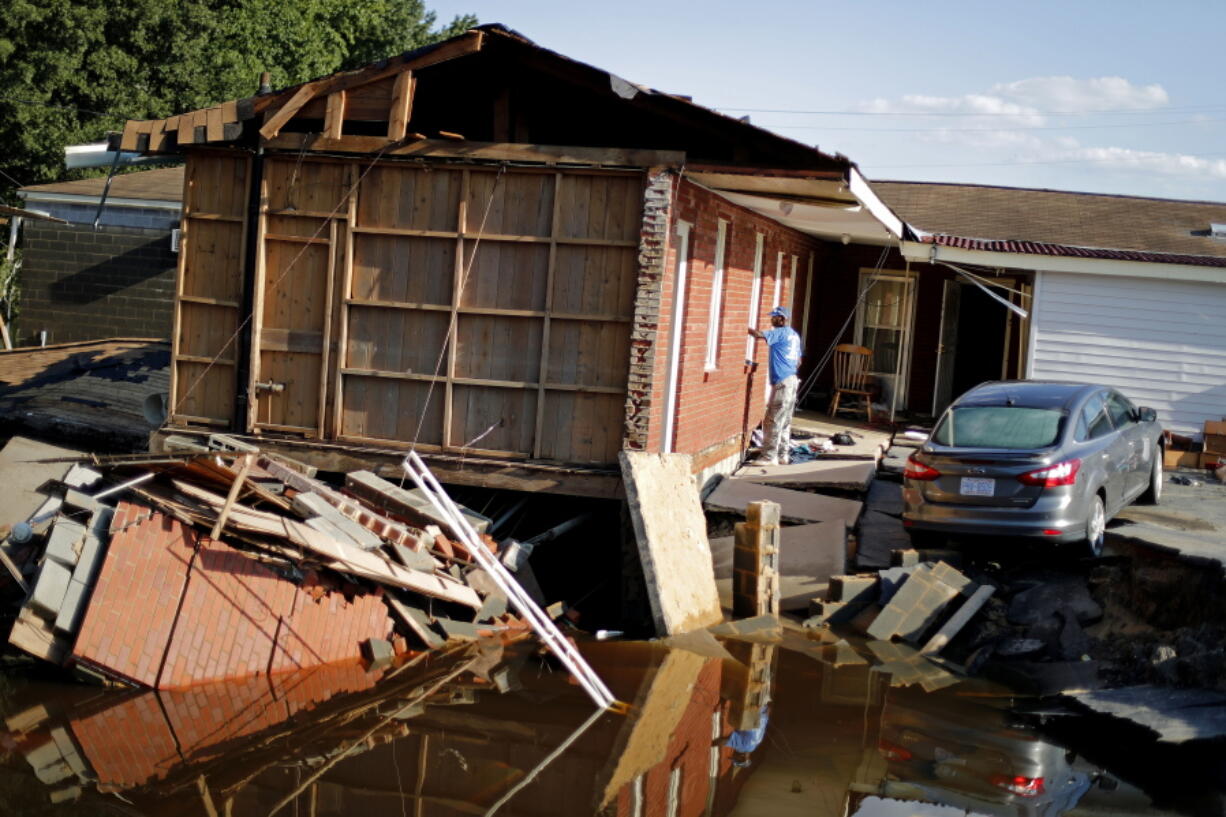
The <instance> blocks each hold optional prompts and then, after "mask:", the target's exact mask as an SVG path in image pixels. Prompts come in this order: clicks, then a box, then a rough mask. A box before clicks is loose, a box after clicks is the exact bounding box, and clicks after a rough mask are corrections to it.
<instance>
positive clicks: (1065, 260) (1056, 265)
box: [900, 241, 1226, 284]
mask: <svg viewBox="0 0 1226 817" xmlns="http://www.w3.org/2000/svg"><path fill="white" fill-rule="evenodd" d="M900 250H901V251H902V255H903V258H906V259H907V260H908V261H937V260H939V261H948V262H950V263H953V264H977V265H979V266H983V267H992V268H1005V269H1018V270H1031V271H1035V272H1040V271H1044V272H1074V273H1083V274H1085V275H1113V276H1123V277H1130V278H1162V279H1165V280H1168V281H1170V280H1177V281H1198V282H1202V283H1213V284H1226V267H1194V266H1191V265H1188V264H1159V263H1156V262H1152V261H1121V260H1118V259H1113V258H1069V257H1065V256H1058V255H1027V254H1025V253H1012V252H988V251H986V250H964V249H962V248H960V247H943V246H940V245H937V244H922V243H920V242H918V241H903V242H901V244H900Z"/></svg>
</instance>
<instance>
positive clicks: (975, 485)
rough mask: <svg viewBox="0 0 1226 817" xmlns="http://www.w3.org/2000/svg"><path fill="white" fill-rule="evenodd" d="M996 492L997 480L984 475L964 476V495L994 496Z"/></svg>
mask: <svg viewBox="0 0 1226 817" xmlns="http://www.w3.org/2000/svg"><path fill="white" fill-rule="evenodd" d="M995 493H996V480H994V479H983V478H982V477H963V478H962V495H963V496H992V495H993V494H995Z"/></svg>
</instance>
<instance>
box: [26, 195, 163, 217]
mask: <svg viewBox="0 0 1226 817" xmlns="http://www.w3.org/2000/svg"><path fill="white" fill-rule="evenodd" d="M17 195H19V196H21V197H22V198H23V199H25V200H26V203H27V204H28V203H30V202H41V203H43V204H55V203H58V204H89V205H93V206H97V204H98V198H99V197H98V196H86V195H83V194H81V193H40V192H38V191H34V192H32V193H31V192H23V191H20V190H19V191H18V192H17ZM106 206H107V207H140V208H141V209H144V210H174V211H175V212H179V211H181V210H182V209H183V204H182V203H181V202H177V201H167V200H165V199H128V198H123V197H116V196H108V197H107V200H106Z"/></svg>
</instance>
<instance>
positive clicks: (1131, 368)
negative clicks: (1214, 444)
mask: <svg viewBox="0 0 1226 817" xmlns="http://www.w3.org/2000/svg"><path fill="white" fill-rule="evenodd" d="M1031 320H1032V336H1031V343H1032V344H1033V345H1032V351H1031V354H1030V365H1029V369H1028V376H1029V377H1030V378H1033V379H1036V380H1038V379H1045V380H1064V381H1079V382H1089V383H1101V384H1102V385H1104V386H1111V387H1114V388H1117V389H1119V390H1120V391H1121V392H1122V393H1123V394H1124V396H1125V397H1127V398H1128V399H1129V400H1131V401H1132V402H1133V403H1135V404H1137V405H1138V406H1148V407H1150V408H1153V409H1156V410H1157V412H1158V419H1159V420H1160V421H1161V422H1162V424H1163V426H1164V427H1166V428H1167V429H1170V430H1171V431H1174V432H1176V433H1178V434H1187V435H1199V434H1200V433H1201V431H1202V430H1203V428H1204V422H1205V420H1219V419H1221V418H1222V416H1223V415H1224V414H1226V286H1223V285H1221V284H1213V283H1202V282H1196V281H1171V280H1160V279H1153V278H1129V277H1122V276H1121V277H1116V276H1110V277H1107V276H1103V275H1084V274H1083V275H1079V274H1076V273H1066V272H1041V273H1038V274H1037V275H1036V281H1035V291H1034V314H1033V316H1032V319H1031Z"/></svg>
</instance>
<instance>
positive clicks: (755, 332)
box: [749, 326, 766, 340]
mask: <svg viewBox="0 0 1226 817" xmlns="http://www.w3.org/2000/svg"><path fill="white" fill-rule="evenodd" d="M749 334H751V335H753V336H754V337H755V338H756V339H758V340H766V335H764V334H763V333H762V332H760V331H758V330H757V329H754V328H753V327H752V326H751V327H749Z"/></svg>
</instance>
